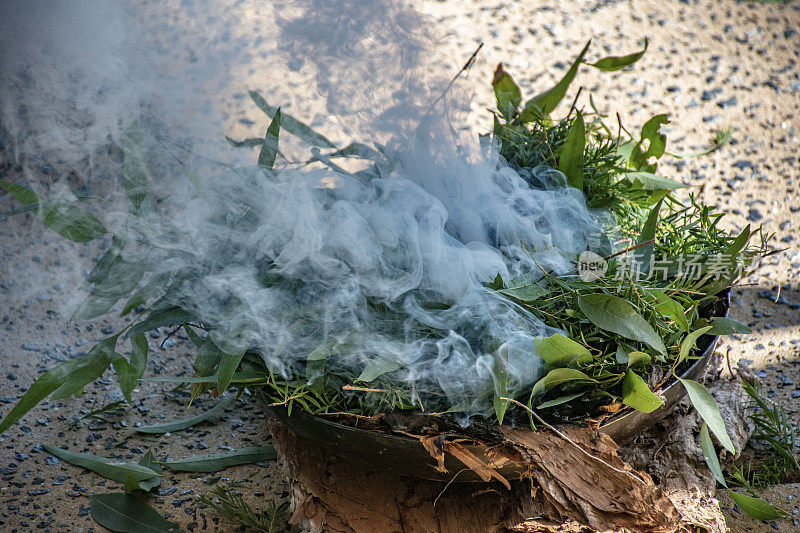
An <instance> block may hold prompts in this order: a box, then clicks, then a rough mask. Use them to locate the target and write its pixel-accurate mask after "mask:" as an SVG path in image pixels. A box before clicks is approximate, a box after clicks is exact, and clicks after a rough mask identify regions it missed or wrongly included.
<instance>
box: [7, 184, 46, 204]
mask: <svg viewBox="0 0 800 533" xmlns="http://www.w3.org/2000/svg"><path fill="white" fill-rule="evenodd" d="M0 187H2V188H4V189H5V190H7V191H8V192H9V193H10V194H11V196H13V197H14V198H16V199H17V200H19V201H20V203H22V205H24V206H29V205H33V204H35V203H36V202H38V201H39V197H38V196H36V193H35V192H33V191H32V190H31V189H29V188H28V187H25V186H24V185H18V184H16V183H12V182H10V181H5V180H0Z"/></svg>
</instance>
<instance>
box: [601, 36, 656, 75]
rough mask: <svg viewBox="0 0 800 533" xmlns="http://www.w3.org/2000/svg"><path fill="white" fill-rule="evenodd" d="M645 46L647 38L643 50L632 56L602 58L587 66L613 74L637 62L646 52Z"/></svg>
mask: <svg viewBox="0 0 800 533" xmlns="http://www.w3.org/2000/svg"><path fill="white" fill-rule="evenodd" d="M647 44H648V40H647V37H645V38H644V48H643V49H642V51H641V52H635V53H633V54H628V55H625V56H609V57H604V58H603V59H601V60H599V61H597V62H595V63H588V64H589V65H591V66H593V67H595V68H598V69H600V70H603V71H605V72H614V71H615V70H619V69H621V68H625V67H627V66H628V65H632V64H634V63H636V62H637V61H639V60H640V59H641V58H642V56H643V55H644V54H645V52H647Z"/></svg>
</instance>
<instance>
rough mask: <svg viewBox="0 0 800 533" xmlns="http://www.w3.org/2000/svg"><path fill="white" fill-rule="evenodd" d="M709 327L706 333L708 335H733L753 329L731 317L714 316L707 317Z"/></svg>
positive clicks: (749, 331)
mask: <svg viewBox="0 0 800 533" xmlns="http://www.w3.org/2000/svg"><path fill="white" fill-rule="evenodd" d="M709 322H710V324H711V329H709V330H708V331H707V332H706V333H708V334H709V335H733V334H734V333H745V334H746V333H751V332H752V331H753V330H751V329H750V328H748V327H747V326H745V325H744V324H742V323H741V322H739V321H738V320H734V319H732V318H727V317H722V316H715V317H713V318H711V319H709Z"/></svg>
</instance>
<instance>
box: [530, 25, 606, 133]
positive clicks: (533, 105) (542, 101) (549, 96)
mask: <svg viewBox="0 0 800 533" xmlns="http://www.w3.org/2000/svg"><path fill="white" fill-rule="evenodd" d="M591 42H592V41H591V40H589V42H587V43H586V46H584V47H583V50H581V53H580V54H578V57H577V58H576V59H575V61H574V62H573V63H572V65H571V66H570V67H569V70H568V71H567V73H566V74H564V77H563V78H561V80H560V81H559V82H558V83H557V84H556V85H554V86H553V87H552V88H550V89H548V90H547V91H545V92H544V93H542V94H540V95H539V96H534V97H533V98H531V99H530V100H528V101H527V102H526V103H525V108H524V109H523V110H522V113H521V116H520V122H522V123H526V122H531V121H532V120H535V119H536V118H537V117H541V118H545V117H547V116H549V115H550V113H552V112H553V110H554V109H555V108H556V106H557V105H558V103H559V102H560V101H561V99H562V98H564V95H565V94H566V93H567V89H568V88H569V85H570V84H571V83H572V80H574V79H575V74H577V73H578V67H580V64H581V62H582V61H583V58H584V56H585V55H586V52H587V50H589V45H590V44H591Z"/></svg>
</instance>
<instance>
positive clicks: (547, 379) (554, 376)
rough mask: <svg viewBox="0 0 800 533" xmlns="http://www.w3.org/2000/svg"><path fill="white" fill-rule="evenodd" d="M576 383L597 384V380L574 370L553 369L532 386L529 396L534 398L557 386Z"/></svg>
mask: <svg viewBox="0 0 800 533" xmlns="http://www.w3.org/2000/svg"><path fill="white" fill-rule="evenodd" d="M571 381H577V382H580V383H597V380H595V379H593V378H590V377H589V376H587V375H586V374H584V373H583V372H581V371H580V370H575V369H574V368H554V369H553V370H551V371H550V372H548V373H547V374H546V375H545V376H544V377H543V378H541V379H539V381H537V382H536V384H535V385H534V386H533V390H532V391H531V395H533V396H536V395H538V394H542V393H543V392H545V391H547V390H550V389H552V388H553V387H556V386H558V385H562V384H564V383H569V382H571Z"/></svg>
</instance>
